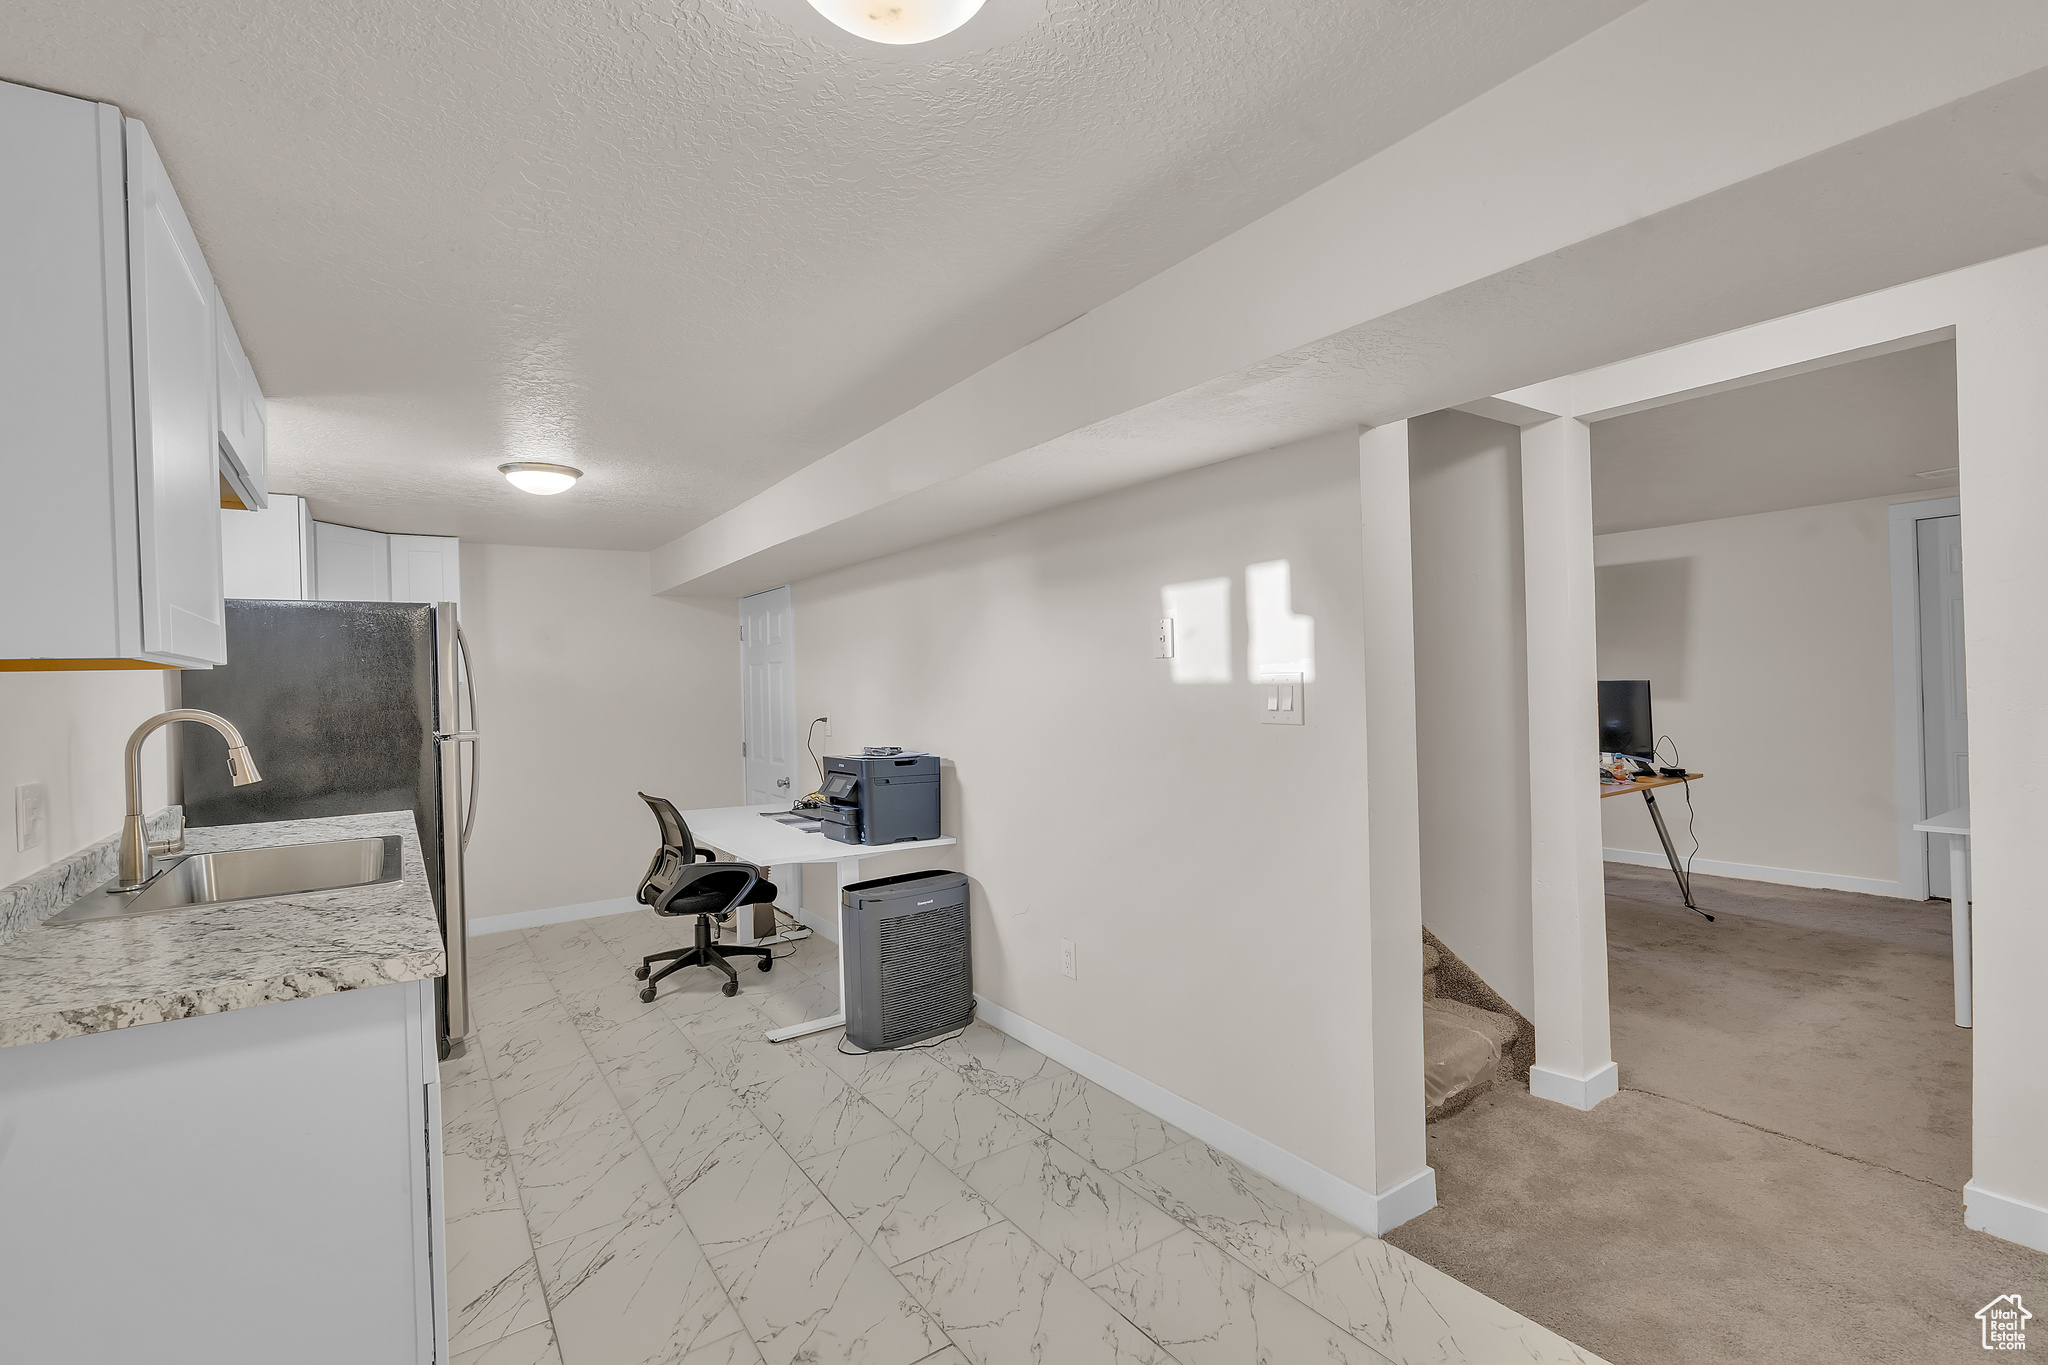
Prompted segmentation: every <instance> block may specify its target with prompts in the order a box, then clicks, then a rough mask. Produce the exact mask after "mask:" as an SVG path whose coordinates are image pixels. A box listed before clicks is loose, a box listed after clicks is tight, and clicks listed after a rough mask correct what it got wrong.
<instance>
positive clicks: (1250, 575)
mask: <svg viewBox="0 0 2048 1365" xmlns="http://www.w3.org/2000/svg"><path fill="white" fill-rule="evenodd" d="M1244 608H1245V619H1246V625H1247V629H1246V632H1245V633H1246V635H1247V637H1248V639H1247V641H1246V649H1245V658H1246V667H1247V669H1248V670H1249V671H1250V674H1251V678H1252V681H1254V682H1257V681H1258V680H1259V679H1260V678H1269V677H1272V676H1274V675H1275V674H1281V673H1299V674H1300V675H1301V680H1302V681H1303V682H1314V681H1315V680H1316V622H1315V618H1314V617H1313V616H1298V615H1296V614H1295V611H1294V583H1293V577H1292V575H1291V573H1290V571H1289V568H1288V564H1287V561H1286V560H1284V559H1270V560H1267V561H1266V562H1265V563H1263V564H1247V565H1246V566H1245V570H1244Z"/></svg>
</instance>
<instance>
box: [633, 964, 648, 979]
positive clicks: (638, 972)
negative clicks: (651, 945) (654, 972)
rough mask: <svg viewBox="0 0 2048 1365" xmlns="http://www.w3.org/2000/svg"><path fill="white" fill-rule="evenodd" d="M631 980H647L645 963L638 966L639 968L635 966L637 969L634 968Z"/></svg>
mask: <svg viewBox="0 0 2048 1365" xmlns="http://www.w3.org/2000/svg"><path fill="white" fill-rule="evenodd" d="M633 979H634V980H635V981H645V980H646V979H647V964H646V963H644V962H643V963H641V964H640V965H639V966H637V967H635V968H634V969H633Z"/></svg>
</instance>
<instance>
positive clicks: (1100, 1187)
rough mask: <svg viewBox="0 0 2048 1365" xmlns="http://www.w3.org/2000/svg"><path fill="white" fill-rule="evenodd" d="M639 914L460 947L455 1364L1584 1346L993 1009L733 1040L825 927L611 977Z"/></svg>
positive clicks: (1389, 1353)
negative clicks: (760, 950)
mask: <svg viewBox="0 0 2048 1365" xmlns="http://www.w3.org/2000/svg"><path fill="white" fill-rule="evenodd" d="M686 938H687V934H686V933H685V932H684V931H683V930H682V929H679V928H678V927H677V926H676V925H674V924H672V923H665V922H660V921H657V920H655V919H654V917H653V916H652V915H651V914H649V913H636V914H629V915H616V916H611V917H609V918H605V919H597V920H584V921H579V922H576V923H572V924H559V925H551V926H549V927H547V928H544V929H536V930H528V931H525V932H519V931H513V932H510V933H503V934H493V935H489V936H486V937H483V938H479V939H476V940H474V941H473V942H472V944H471V946H470V953H471V962H472V968H471V970H472V992H473V999H472V1005H473V1010H474V1013H475V1016H476V1019H477V1033H476V1036H475V1037H474V1038H472V1039H471V1042H470V1047H469V1050H468V1053H467V1055H465V1056H463V1057H461V1058H457V1059H453V1060H451V1061H449V1062H448V1063H446V1064H445V1065H444V1066H443V1067H442V1073H441V1079H442V1115H443V1124H444V1133H443V1141H444V1151H445V1166H444V1171H445V1181H444V1183H445V1188H446V1205H447V1209H446V1212H447V1223H448V1259H449V1273H448V1282H449V1299H450V1304H449V1333H450V1347H451V1350H452V1352H453V1354H454V1359H455V1361H456V1362H457V1365H713V1363H714V1362H718V1363H720V1365H733V1363H735V1362H737V1363H740V1365H797V1363H798V1362H802V1363H803V1365H831V1363H832V1362H847V1363H848V1365H855V1363H857V1365H1049V1363H1050V1362H1055V1361H1057V1362H1061V1365H1069V1363H1070V1362H1071V1365H1086V1363H1087V1362H1102V1365H1239V1363H1240V1362H1242V1365H1294V1362H1323V1361H1327V1362H1336V1363H1338V1365H1381V1362H1388V1361H1392V1362H1398V1365H1409V1363H1410V1362H1417V1363H1419V1362H1438V1361H1481V1362H1491V1361H1501V1360H1513V1361H1575V1362H1578V1361H1593V1359H1594V1358H1593V1357H1592V1356H1591V1355H1590V1354H1587V1353H1585V1352H1582V1351H1580V1350H1578V1349H1576V1348H1574V1347H1573V1346H1572V1345H1571V1344H1570V1343H1569V1342H1566V1341H1564V1340H1563V1339H1562V1338H1560V1337H1558V1336H1556V1335H1555V1334H1553V1333H1551V1332H1549V1331H1547V1330H1545V1329H1544V1328H1542V1327H1540V1326H1538V1325H1537V1324H1535V1323H1533V1322H1530V1321H1529V1320H1528V1319H1526V1318H1523V1317H1521V1316H1520V1315H1518V1314H1516V1313H1513V1312H1511V1311H1509V1310H1508V1309H1506V1308H1503V1307H1501V1306H1500V1305H1499V1304H1497V1303H1494V1302H1493V1301H1492V1300H1490V1299H1487V1298H1486V1297H1485V1296H1483V1295H1481V1294H1479V1293H1478V1292H1477V1291H1475V1290H1472V1289H1469V1288H1467V1287H1466V1286H1464V1285H1461V1284H1459V1283H1457V1282H1456V1281H1455V1280H1452V1279H1450V1278H1449V1277H1448V1276H1445V1275H1443V1274H1441V1273H1440V1272H1438V1271H1435V1270H1433V1269H1431V1268H1430V1267H1429V1266H1426V1265H1423V1264H1422V1263H1421V1262H1419V1261H1416V1260H1415V1259H1414V1258H1412V1257H1410V1256H1408V1255H1407V1254H1405V1253H1404V1252H1401V1251H1399V1250H1397V1249H1396V1248H1394V1247H1392V1246H1389V1245H1388V1244H1386V1243H1385V1242H1382V1241H1380V1240H1379V1239H1377V1238H1373V1237H1367V1236H1365V1235H1364V1234H1363V1233H1361V1232H1359V1231H1358V1230H1357V1229H1356V1228H1352V1227H1349V1226H1347V1225H1345V1224H1344V1223H1342V1222H1341V1221H1339V1220H1337V1219H1336V1218H1333V1217H1332V1216H1331V1215H1329V1214H1328V1213H1326V1212H1324V1211H1323V1210H1321V1209H1319V1208H1317V1207H1316V1206H1314V1205H1312V1204H1309V1203H1308V1202H1306V1201H1305V1200H1302V1199H1301V1198H1299V1197H1298V1196H1296V1195H1293V1194H1291V1193H1289V1192H1288V1191H1286V1190H1284V1189H1281V1188H1280V1187H1279V1186H1277V1185H1275V1184H1273V1183H1272V1182H1271V1181H1269V1180H1267V1179H1265V1178H1264V1177H1263V1176H1260V1175H1258V1174H1257V1173H1255V1172H1253V1171H1250V1170H1247V1169H1246V1168H1244V1167H1243V1166H1241V1165H1240V1164H1238V1163H1237V1162H1236V1161H1233V1160H1232V1159H1231V1158H1229V1157H1227V1156H1225V1155H1223V1154H1222V1153H1221V1152H1218V1151H1215V1150H1214V1149H1212V1148H1210V1147H1209V1146H1207V1145H1206V1144H1204V1143H1203V1142H1201V1141H1199V1140H1197V1139H1195V1138H1191V1137H1190V1136H1189V1135H1188V1134H1186V1133H1184V1132H1182V1131H1181V1130H1180V1129H1178V1128H1176V1127H1174V1126H1173V1125H1172V1124H1169V1123H1166V1122H1164V1121H1162V1120H1160V1119H1159V1118H1157V1117H1155V1116H1153V1115H1151V1114H1149V1113H1147V1112H1145V1111H1144V1110H1142V1109H1140V1108H1138V1107H1137V1106H1135V1105H1133V1104H1131V1103H1130V1102H1129V1101H1127V1100H1125V1099H1122V1098H1121V1097H1119V1096H1117V1095H1114V1094H1111V1093H1110V1092H1109V1091H1107V1090H1105V1089H1103V1088H1102V1087H1101V1086H1098V1085H1096V1084H1095V1083H1094V1082H1093V1081H1090V1080H1087V1079H1085V1078H1083V1077H1081V1076H1077V1075H1075V1074H1074V1073H1073V1072H1071V1071H1069V1070H1067V1069H1066V1068H1065V1067H1063V1066H1061V1065H1060V1064H1059V1063H1057V1062H1055V1061H1053V1060H1051V1059H1050V1058H1048V1057H1045V1056H1043V1055H1042V1054H1040V1053H1038V1052H1035V1051H1033V1050H1032V1049H1031V1048H1028V1047H1026V1046H1024V1045H1023V1044H1021V1043H1019V1042H1017V1041H1016V1040H1015V1039H1013V1038H1010V1037H1007V1036H1005V1035H1004V1034H1001V1033H998V1032H997V1031H996V1030H994V1029H991V1028H988V1027H986V1026H984V1025H980V1024H977V1025H975V1026H973V1027H972V1028H970V1029H969V1030H968V1031H967V1032H966V1033H965V1034H963V1035H962V1036H960V1037H959V1038H957V1039H954V1040H951V1041H948V1042H944V1043H941V1044H939V1045H937V1046H934V1047H930V1048H925V1049H917V1050H912V1051H906V1052H900V1053H888V1054H877V1055H875V1056H849V1055H846V1054H844V1053H841V1052H840V1051H839V1050H838V1045H839V1040H840V1037H841V1035H840V1033H839V1031H838V1030H833V1031H832V1032H830V1033H825V1034H818V1035H813V1036H812V1037H809V1038H804V1039H798V1040H795V1041H792V1042H788V1043H770V1042H768V1041H767V1039H766V1038H764V1037H763V1036H762V1034H763V1031H764V1030H766V1029H768V1028H771V1027H774V1026H775V1025H776V1024H779V1023H787V1022H791V1021H794V1020H797V1019H802V1018H807V1017H812V1016H814V1015H816V1014H817V1013H819V1012H821V1011H820V1005H821V1003H822V1002H830V1001H831V1000H833V999H835V998H836V993H837V973H838V960H837V958H836V956H835V954H834V950H833V947H832V944H831V943H830V942H828V941H826V940H824V939H822V938H816V937H814V938H811V939H809V940H806V941H805V942H803V943H801V944H799V945H796V946H795V951H793V952H790V953H789V955H788V956H787V957H786V958H784V959H782V960H779V961H777V962H776V964H775V966H774V969H773V970H772V971H770V972H768V973H765V974H763V973H760V972H758V971H753V970H747V971H743V972H742V973H741V977H740V981H741V992H740V994H739V995H738V996H736V997H731V998H728V997H725V996H722V995H720V994H719V993H718V984H719V982H720V981H722V980H723V978H722V977H720V976H718V975H716V974H714V973H711V972H705V971H685V972H680V973H678V974H676V975H675V976H672V977H670V978H669V979H668V980H667V981H665V982H663V983H662V988H661V995H660V997H659V998H658V999H657V1000H656V1001H655V1003H653V1004H643V1003H642V1002H641V1001H640V999H639V998H638V993H639V983H637V982H635V981H634V980H633V979H632V976H631V969H632V968H633V967H634V966H636V965H637V964H638V962H639V959H640V957H641V955H643V954H645V953H647V952H651V951H656V950H658V949H660V948H664V947H669V946H673V945H675V944H679V943H681V942H683V941H684V940H685V939H686Z"/></svg>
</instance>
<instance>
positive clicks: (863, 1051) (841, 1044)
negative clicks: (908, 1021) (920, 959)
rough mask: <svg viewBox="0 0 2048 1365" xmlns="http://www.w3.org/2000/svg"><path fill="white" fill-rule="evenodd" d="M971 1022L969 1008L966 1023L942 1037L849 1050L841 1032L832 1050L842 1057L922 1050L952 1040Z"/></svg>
mask: <svg viewBox="0 0 2048 1365" xmlns="http://www.w3.org/2000/svg"><path fill="white" fill-rule="evenodd" d="M973 1022H974V1012H973V1011H972V1010H969V1011H968V1013H967V1023H966V1024H962V1025H961V1026H960V1027H959V1028H957V1029H955V1030H954V1031H953V1032H951V1033H949V1034H947V1035H946V1036H945V1037H943V1038H927V1039H925V1041H923V1042H922V1043H911V1044H908V1045H907V1046H904V1047H857V1048H855V1049H854V1050H853V1051H851V1052H848V1051H847V1050H846V1035H845V1034H843V1033H842V1034H840V1035H839V1041H838V1042H837V1043H835V1044H833V1047H832V1050H833V1051H835V1052H837V1053H838V1054H839V1055H840V1056H842V1057H872V1056H874V1055H875V1054H876V1053H877V1052H922V1051H924V1050H925V1049H926V1048H932V1047H937V1046H938V1045H939V1044H940V1043H950V1042H952V1041H953V1040H954V1039H955V1038H958V1037H959V1036H960V1035H961V1034H963V1033H965V1032H967V1029H968V1026H969V1025H971V1024H972V1023H973Z"/></svg>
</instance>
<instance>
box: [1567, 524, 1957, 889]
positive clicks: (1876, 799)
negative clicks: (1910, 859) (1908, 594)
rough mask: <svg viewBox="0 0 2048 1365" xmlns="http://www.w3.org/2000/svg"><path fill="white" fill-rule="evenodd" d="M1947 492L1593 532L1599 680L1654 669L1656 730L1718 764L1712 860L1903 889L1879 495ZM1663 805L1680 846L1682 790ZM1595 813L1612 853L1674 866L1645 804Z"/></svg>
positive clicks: (1698, 792)
mask: <svg viewBox="0 0 2048 1365" xmlns="http://www.w3.org/2000/svg"><path fill="white" fill-rule="evenodd" d="M1952 491H1953V490H1948V489H1942V488H1933V489H1929V490H1928V491H1926V492H1925V493H1920V494H1915V495H1912V496H1910V497H1894V498H1870V499H1864V500H1861V501H1857V502H1844V503H1833V504H1829V505H1827V506H1824V507H1802V508H1797V509H1794V510H1792V511H1787V512H1765V513H1761V514H1758V515H1755V516H1746V517H1727V518H1723V519H1720V520H1716V521H1700V522H1692V523H1690V524H1687V525H1683V526H1666V527H1659V528H1656V529H1654V530H1647V531H1622V532H1617V533H1615V534H1612V535H1605V536H1601V537H1599V538H1598V539H1597V540H1596V542H1595V547H1596V548H1595V555H1596V561H1597V563H1598V565H1599V567H1598V569H1597V571H1596V581H1597V585H1598V593H1599V610H1600V676H1601V677H1603V678H1648V679H1649V680H1650V694H1651V703H1652V706H1653V708H1654V712H1655V719H1656V724H1657V728H1658V730H1659V731H1660V732H1662V733H1666V734H1669V735H1670V736H1671V737H1672V739H1673V740H1674V741H1676V743H1677V745H1678V750H1679V753H1680V754H1681V755H1682V756H1683V758H1684V759H1685V763H1686V766H1687V767H1689V768H1692V769H1693V770H1694V771H1697V772H1703V773H1705V774H1706V779H1705V780H1704V781H1702V782H1700V783H1698V784H1696V785H1695V786H1694V787H1693V789H1692V800H1693V806H1694V808H1695V809H1696V811H1697V815H1698V821H1697V827H1698V831H1699V839H1700V850H1699V857H1700V859H1701V860H1702V863H1703V864H1704V863H1708V862H1711V863H1717V864H1734V865H1735V867H1734V868H1732V869H1728V870H1730V871H1732V872H1733V873H1734V875H1738V876H1740V875H1754V876H1758V877H1761V878H1763V879H1766V880H1791V879H1790V878H1781V877H1779V876H1777V875H1775V874H1776V873H1779V872H1791V873H1799V874H1806V879H1807V880H1809V881H1812V880H1815V879H1820V880H1821V881H1822V882H1823V883H1824V884H1833V885H1837V886H1840V887H1842V888H1843V889H1850V890H1861V891H1871V892H1876V893H1879V894H1895V893H1896V891H1897V879H1898V825H1897V801H1896V798H1895V795H1894V788H1893V757H1894V756H1893V748H1894V745H1893V725H1892V631H1891V577H1890V573H1891V570H1890V560H1889V553H1890V551H1889V540H1888V531H1887V526H1886V520H1885V508H1886V507H1888V506H1889V505H1891V504H1892V503H1894V502H1911V501H1916V500H1918V499H1920V498H1927V497H1942V496H1947V495H1948V494H1949V493H1951V492H1952ZM1816 770H1817V771H1819V772H1821V773H1824V774H1825V776H1824V777H1823V779H1822V780H1821V781H1820V782H1819V783H1818V784H1815V783H1813V782H1811V781H1808V780H1804V776H1803V775H1805V774H1811V773H1813V772H1815V771H1816ZM1659 805H1660V807H1661V808H1662V810H1663V811H1664V819H1665V823H1666V824H1668V825H1670V826H1672V837H1673V839H1674V840H1675V841H1676V842H1677V844H1678V850H1679V853H1680V855H1681V856H1683V855H1684V854H1685V853H1686V852H1688V851H1689V850H1690V849H1691V847H1692V841H1691V839H1690V838H1688V837H1686V834H1685V829H1686V808H1685V802H1684V800H1683V799H1682V798H1680V799H1675V800H1674V799H1670V798H1669V797H1668V796H1667V797H1666V799H1663V800H1661V801H1660V802H1659ZM1601 812H1602V815H1603V816H1604V818H1605V836H1604V841H1605V843H1606V845H1607V847H1608V848H1610V849H1623V850H1630V851H1633V852H1636V853H1640V854H1642V855H1644V856H1646V857H1648V856H1654V857H1655V858H1656V859H1657V860H1658V861H1659V863H1661V862H1662V859H1663V853H1662V851H1661V849H1660V848H1659V846H1658V843H1657V832H1656V829H1655V828H1654V827H1653V826H1652V825H1651V823H1650V817H1649V812H1648V811H1647V810H1646V809H1645V808H1644V806H1643V803H1642V802H1641V801H1640V800H1638V799H1636V798H1635V797H1627V796H1617V797H1611V798H1609V799H1608V800H1606V801H1604V802H1603V803H1602V804H1601ZM1713 870H1717V871H1718V870H1722V869H1720V868H1715V869H1713Z"/></svg>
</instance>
